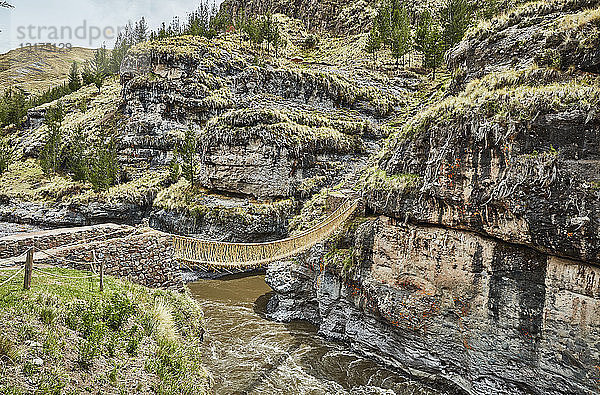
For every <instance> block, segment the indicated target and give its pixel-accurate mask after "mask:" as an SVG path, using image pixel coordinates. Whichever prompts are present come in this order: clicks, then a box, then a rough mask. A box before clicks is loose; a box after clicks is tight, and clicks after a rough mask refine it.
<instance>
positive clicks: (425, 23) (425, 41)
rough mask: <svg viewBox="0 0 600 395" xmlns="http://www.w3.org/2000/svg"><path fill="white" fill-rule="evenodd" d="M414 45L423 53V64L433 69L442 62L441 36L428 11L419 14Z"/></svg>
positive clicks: (442, 47)
mask: <svg viewBox="0 0 600 395" xmlns="http://www.w3.org/2000/svg"><path fill="white" fill-rule="evenodd" d="M415 47H416V49H417V50H419V51H421V52H422V53H423V66H424V67H426V68H429V69H432V70H433V79H435V71H436V68H437V67H438V66H439V65H440V64H441V63H442V59H443V56H444V46H443V38H442V33H441V29H440V27H439V25H438V24H437V23H435V22H434V21H433V18H432V17H431V14H430V13H429V11H425V12H423V13H422V14H421V15H420V16H419V22H418V24H417V28H416V32H415Z"/></svg>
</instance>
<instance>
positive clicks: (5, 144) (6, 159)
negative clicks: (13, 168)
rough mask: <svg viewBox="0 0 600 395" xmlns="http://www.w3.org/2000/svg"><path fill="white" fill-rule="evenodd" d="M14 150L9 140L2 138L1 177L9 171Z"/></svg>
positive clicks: (0, 140)
mask: <svg viewBox="0 0 600 395" xmlns="http://www.w3.org/2000/svg"><path fill="white" fill-rule="evenodd" d="M13 153H14V148H13V146H12V144H10V142H9V141H8V138H0V175H2V173H4V172H5V171H7V170H8V166H9V165H10V163H11V162H12V157H13Z"/></svg>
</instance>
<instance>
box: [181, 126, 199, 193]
mask: <svg viewBox="0 0 600 395" xmlns="http://www.w3.org/2000/svg"><path fill="white" fill-rule="evenodd" d="M177 152H178V153H179V158H180V160H181V174H182V175H183V177H184V178H185V179H186V180H188V181H189V183H190V185H191V186H192V187H194V179H195V178H196V173H197V167H198V159H197V155H196V154H197V153H198V140H197V138H196V131H195V130H193V129H191V128H189V129H187V130H186V131H185V136H184V140H183V143H182V144H181V145H180V146H179V149H178V150H177Z"/></svg>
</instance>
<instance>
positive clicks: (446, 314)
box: [267, 217, 600, 394]
mask: <svg viewBox="0 0 600 395" xmlns="http://www.w3.org/2000/svg"><path fill="white" fill-rule="evenodd" d="M345 246H346V247H350V248H351V249H352V250H353V251H354V253H353V256H354V259H355V261H356V263H355V266H354V267H353V269H352V272H351V273H347V274H344V271H343V268H341V267H340V266H338V265H336V264H335V263H334V262H331V261H328V259H327V258H326V259H325V262H330V263H329V264H328V265H326V266H325V267H323V255H325V253H324V251H323V249H322V246H321V247H320V248H316V249H315V250H313V251H312V253H311V254H309V255H308V256H307V257H306V258H305V260H303V264H302V265H298V264H297V263H293V262H283V263H278V264H275V265H272V266H271V267H269V270H268V271H267V281H268V282H269V284H270V285H271V286H272V287H273V289H274V290H275V291H276V292H277V296H276V297H275V298H274V299H273V300H272V301H271V302H270V305H269V308H270V311H271V317H272V318H273V319H277V320H283V321H287V320H290V319H307V320H310V321H312V322H313V323H315V324H317V325H319V328H320V329H319V331H320V333H321V334H323V335H324V336H327V337H329V338H333V339H337V340H340V341H345V342H348V343H350V344H351V345H352V347H353V348H355V349H357V350H359V351H361V352H363V353H365V354H367V355H371V356H374V357H376V358H379V359H380V360H382V362H385V363H387V364H390V365H392V366H396V367H398V368H400V369H404V370H406V371H407V372H409V373H411V374H414V375H416V376H417V377H422V378H426V379H427V380H432V381H435V382H442V383H443V382H446V385H450V386H451V387H452V388H454V389H455V390H457V391H459V392H464V393H473V394H483V393H500V392H503V393H514V394H519V393H532V394H537V393H540V394H572V393H581V394H586V393H589V394H592V393H595V392H596V391H597V389H598V387H597V385H598V380H599V379H600V374H599V372H598V369H597V368H596V366H595V365H596V364H597V362H596V361H597V360H598V358H599V355H598V350H597V347H596V345H597V344H598V340H599V335H600V322H599V321H598V309H600V301H599V300H598V296H599V295H600V282H599V281H598V275H599V274H600V268H598V267H597V266H594V265H591V264H586V263H582V262H579V261H572V260H567V259H562V258H557V257H554V256H548V255H546V254H543V253H540V252H538V251H536V250H533V249H531V248H528V247H522V246H517V245H514V244H509V243H505V242H502V241H500V240H497V239H492V238H486V237H482V236H480V235H478V234H476V233H467V232H464V231H460V230H455V229H450V228H440V227H431V226H422V225H411V224H403V223H402V222H399V221H397V220H394V219H391V218H387V217H381V218H378V219H374V220H370V221H368V222H366V223H364V224H363V225H361V227H359V230H358V232H357V233H356V234H355V240H353V241H351V242H350V243H349V244H347V245H345ZM328 254H329V255H330V254H331V252H329V253H328ZM334 254H335V252H334ZM303 265H306V266H303ZM448 383H450V384H448Z"/></svg>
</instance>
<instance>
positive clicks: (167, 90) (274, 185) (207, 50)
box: [121, 37, 395, 199]
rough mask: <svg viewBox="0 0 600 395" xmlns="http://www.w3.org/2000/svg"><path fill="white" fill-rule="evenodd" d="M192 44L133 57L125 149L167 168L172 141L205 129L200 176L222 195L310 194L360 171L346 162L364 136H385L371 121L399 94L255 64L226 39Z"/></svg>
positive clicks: (152, 47)
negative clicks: (350, 111) (348, 111)
mask: <svg viewBox="0 0 600 395" xmlns="http://www.w3.org/2000/svg"><path fill="white" fill-rule="evenodd" d="M184 40H185V41H183V42H178V40H173V39H171V40H169V41H164V42H157V43H151V44H149V45H147V46H140V47H139V48H136V49H135V50H134V51H132V53H131V54H130V55H129V57H128V58H127V59H126V60H125V61H124V63H123V66H122V70H121V75H122V81H123V84H124V92H123V95H124V98H125V102H126V103H127V104H126V108H125V112H126V114H127V115H128V116H129V118H130V120H129V122H128V126H127V128H126V134H125V138H124V144H123V147H124V150H123V151H122V153H123V154H124V155H126V156H128V157H129V158H130V159H131V160H132V161H135V160H137V159H138V158H140V160H143V161H144V162H147V161H148V160H147V159H146V158H152V160H151V165H155V166H160V165H166V164H168V162H169V160H170V158H171V157H172V149H173V147H174V145H175V144H173V142H172V141H171V140H170V138H175V141H177V138H181V131H182V130H184V129H185V128H195V129H197V130H198V131H199V132H198V133H199V140H200V141H201V142H202V144H201V150H202V152H201V155H200V159H201V169H200V171H199V175H198V181H199V182H200V184H201V185H202V186H204V187H206V188H208V189H210V190H213V191H216V192H222V193H232V194H237V195H245V196H252V197H254V198H259V199H273V198H282V197H291V196H296V197H300V195H302V194H303V193H304V194H307V193H310V192H315V191H316V190H318V188H319V187H320V186H323V185H325V184H326V183H331V182H335V181H337V182H339V181H340V180H341V179H342V178H343V175H344V174H347V173H350V172H351V171H352V166H350V168H348V169H343V167H344V166H343V165H345V164H347V163H349V162H350V160H349V159H350V158H351V157H357V156H360V155H361V153H364V151H365V148H364V147H363V139H364V138H369V137H370V136H371V137H372V136H374V135H375V134H376V131H375V129H374V126H372V124H371V122H369V119H370V118H372V117H381V116H385V115H387V113H388V112H389V111H390V110H391V106H393V105H394V100H395V98H394V97H393V96H391V95H389V94H386V93H384V92H382V93H379V92H377V91H373V90H368V89H366V88H362V87H361V86H358V87H357V86H356V85H351V83H350V82H349V81H347V80H345V79H344V78H342V77H337V76H335V75H329V74H324V73H318V72H314V71H311V70H302V69H300V68H297V69H294V68H290V67H286V68H275V67H273V66H268V67H260V66H255V65H252V64H251V63H250V62H251V59H250V56H249V54H248V53H244V52H243V51H242V52H239V53H236V52H233V51H232V50H230V49H228V48H227V46H226V44H224V43H221V44H220V45H215V44H214V43H210V44H209V43H208V42H206V41H205V40H202V39H195V38H189V37H187V38H185V39H184ZM382 98H383V99H384V102H383V104H382V100H381V99H382ZM341 108H350V109H354V110H357V111H359V116H358V117H355V116H348V115H345V114H344V112H343V111H342V110H341ZM152 136H155V138H152ZM178 136H179V137H178ZM156 141H159V142H161V143H160V144H156V143H155V142H156ZM342 169H343V170H342ZM340 170H342V171H340Z"/></svg>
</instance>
